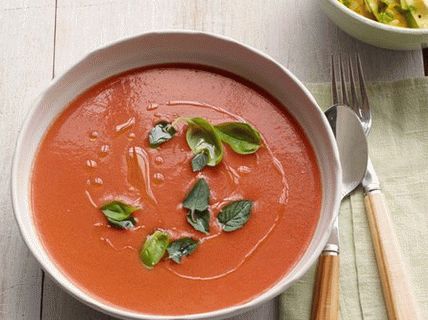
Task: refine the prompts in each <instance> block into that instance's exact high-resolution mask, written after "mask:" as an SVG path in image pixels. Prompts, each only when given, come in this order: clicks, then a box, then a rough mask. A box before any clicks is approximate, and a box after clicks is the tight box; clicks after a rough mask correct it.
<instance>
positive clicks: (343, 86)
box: [339, 56, 349, 106]
mask: <svg viewBox="0 0 428 320" xmlns="http://www.w3.org/2000/svg"><path fill="white" fill-rule="evenodd" d="M339 60H340V64H339V71H340V87H341V89H342V100H343V101H342V102H343V104H345V105H347V106H349V102H348V93H347V92H346V83H345V71H344V64H343V60H342V56H340V59H339Z"/></svg>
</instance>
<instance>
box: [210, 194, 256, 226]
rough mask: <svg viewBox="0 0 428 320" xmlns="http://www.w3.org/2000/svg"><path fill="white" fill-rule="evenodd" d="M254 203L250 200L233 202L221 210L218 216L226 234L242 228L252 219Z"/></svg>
mask: <svg viewBox="0 0 428 320" xmlns="http://www.w3.org/2000/svg"><path fill="white" fill-rule="evenodd" d="M252 206H253V202H252V201H249V200H238V201H233V202H231V203H230V204H228V205H226V206H225V207H223V208H222V209H221V212H220V213H219V214H218V216H217V220H218V221H219V222H220V224H221V226H222V228H223V230H224V231H226V232H230V231H234V230H237V229H240V228H242V227H243V226H244V225H245V224H246V223H247V221H248V219H249V218H250V214H251V208H252Z"/></svg>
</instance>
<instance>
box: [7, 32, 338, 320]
mask: <svg viewBox="0 0 428 320" xmlns="http://www.w3.org/2000/svg"><path fill="white" fill-rule="evenodd" d="M340 181H341V168H340V163H339V159H338V152H337V147H336V144H335V140H334V136H333V134H332V132H331V130H330V127H329V125H328V122H327V121H326V119H325V117H324V115H323V113H322V111H321V110H320V108H319V107H318V106H317V104H316V102H315V100H314V98H313V97H312V96H311V95H310V93H309V92H308V90H307V89H306V88H305V87H304V86H303V85H302V84H301V83H300V82H299V81H298V80H297V79H296V77H295V76H294V75H292V74H291V73H290V72H289V71H288V70H286V69H285V68H283V67H282V66H280V65H279V64H278V63H276V62H275V61H273V60H272V59H271V58H269V57H268V56H266V55H264V54H263V53H261V52H258V51H256V50H254V49H252V48H249V47H247V46H245V45H243V44H240V43H237V42H236V41H234V40H231V39H228V38H224V37H221V36H216V35H210V34H206V33H199V32H191V31H163V32H153V33H147V34H143V35H139V36H136V37H134V38H129V39H125V40H121V41H119V42H117V43H114V44H111V45H108V46H106V47H104V48H102V49H99V50H96V51H94V52H93V53H91V54H89V55H88V56H86V57H84V58H83V59H82V60H81V61H79V62H78V63H77V64H75V65H74V66H73V67H72V68H70V69H69V70H68V71H66V72H65V73H64V74H63V75H61V76H60V77H58V78H55V79H54V80H53V82H52V83H51V84H50V85H49V86H48V88H47V89H46V91H44V92H42V94H41V95H40V97H39V99H38V100H37V101H36V102H35V104H34V106H33V108H32V111H31V112H30V114H29V116H28V118H27V120H26V122H25V124H24V126H23V129H22V131H21V133H20V137H19V139H18V142H17V147H16V153H15V158H14V164H13V172H12V199H13V206H14V212H15V217H16V220H17V222H18V225H19V228H20V231H21V233H22V236H23V239H24V240H25V242H26V244H27V246H28V247H29V249H30V250H31V252H32V253H33V255H34V256H35V257H36V258H37V260H38V261H39V262H40V264H41V265H42V267H43V269H44V270H45V271H46V272H47V273H48V274H49V275H50V276H51V277H52V278H53V279H54V280H56V281H57V282H58V283H59V284H60V285H61V286H62V287H63V288H64V289H66V290H67V291H68V292H69V293H71V294H72V295H73V296H75V297H77V298H78V299H80V300H81V301H82V302H84V303H86V304H88V305H90V306H91V307H94V308H96V309H98V310H100V311H103V312H106V313H108V314H111V315H113V316H116V317H121V318H126V319H158V320H159V319H207V318H209V319H214V318H216V319H217V318H224V317H226V316H232V315H234V314H237V313H240V312H243V311H246V310H248V309H249V308H253V307H255V306H257V305H259V304H260V303H262V302H264V301H266V300H267V299H270V298H273V297H274V296H276V295H278V294H279V293H281V292H282V291H284V290H285V289H287V288H288V287H289V286H290V285H291V284H292V283H293V282H294V281H296V280H297V279H298V278H299V277H301V276H302V275H303V274H304V272H305V271H306V270H308V268H309V267H310V266H311V265H312V263H313V262H314V261H315V260H316V258H317V256H318V254H319V253H320V252H321V250H322V248H323V246H324V244H325V242H326V241H327V238H328V235H329V231H330V228H331V225H332V221H333V220H334V218H335V216H336V214H337V212H338V207H339V201H340V197H341V196H340V190H341V182H340Z"/></svg>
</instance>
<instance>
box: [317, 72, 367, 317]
mask: <svg viewBox="0 0 428 320" xmlns="http://www.w3.org/2000/svg"><path fill="white" fill-rule="evenodd" d="M336 85H337V84H336V80H335V76H334V74H333V76H332V87H334V88H336ZM341 102H342V101H341V100H339V99H338V97H337V95H336V96H334V95H333V103H334V105H333V106H332V107H330V108H329V109H328V110H327V111H326V112H325V115H326V117H327V120H328V121H329V123H330V126H331V128H332V130H333V133H334V135H335V137H336V141H337V146H338V149H339V157H340V163H341V167H342V197H345V196H346V195H347V194H349V193H350V192H351V191H352V190H354V189H355V188H356V187H357V186H358V185H359V184H360V182H361V180H362V179H363V176H364V173H365V171H366V167H367V159H368V150H367V149H368V148H367V141H366V138H365V136H364V130H363V128H362V126H361V123H360V121H359V120H358V117H357V116H356V115H355V114H354V113H353V111H352V110H351V109H350V108H349V107H347V106H344V105H341V104H340V105H339V103H341ZM311 318H312V319H313V320H315V319H316V320H336V319H338V318H339V221H338V217H337V218H336V219H335V222H334V224H333V227H332V230H331V234H330V237H329V239H328V241H327V244H326V246H325V248H324V250H323V252H322V253H321V256H320V258H319V260H318V267H317V274H316V281H315V286H314V294H313V298H312V316H311Z"/></svg>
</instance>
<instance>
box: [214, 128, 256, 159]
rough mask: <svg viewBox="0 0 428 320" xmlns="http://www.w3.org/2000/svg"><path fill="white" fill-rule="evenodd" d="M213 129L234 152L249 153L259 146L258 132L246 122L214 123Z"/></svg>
mask: <svg viewBox="0 0 428 320" xmlns="http://www.w3.org/2000/svg"><path fill="white" fill-rule="evenodd" d="M215 129H216V131H217V132H218V134H219V136H220V139H221V140H222V141H223V142H225V143H227V144H228V145H229V146H230V147H231V148H232V150H233V151H235V152H236V153H239V154H251V153H254V152H256V151H257V150H258V149H259V148H260V145H261V142H262V139H261V137H260V133H259V132H258V131H257V129H255V128H253V127H252V126H251V125H249V124H248V123H243V122H226V123H221V124H218V125H216V126H215Z"/></svg>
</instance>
